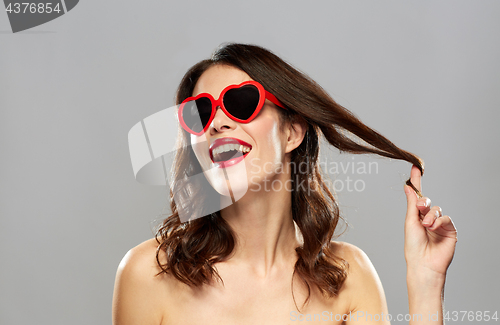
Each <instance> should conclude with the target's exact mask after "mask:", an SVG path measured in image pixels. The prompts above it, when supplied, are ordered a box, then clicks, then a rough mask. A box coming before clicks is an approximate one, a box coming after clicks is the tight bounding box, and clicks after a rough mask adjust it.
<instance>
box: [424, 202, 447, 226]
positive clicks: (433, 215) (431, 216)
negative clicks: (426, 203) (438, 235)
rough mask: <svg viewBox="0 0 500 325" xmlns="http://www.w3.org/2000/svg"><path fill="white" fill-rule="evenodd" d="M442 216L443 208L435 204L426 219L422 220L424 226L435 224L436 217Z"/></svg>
mask: <svg viewBox="0 0 500 325" xmlns="http://www.w3.org/2000/svg"><path fill="white" fill-rule="evenodd" d="M442 216H443V211H442V210H441V208H440V207H438V206H434V207H432V208H431V209H430V210H429V212H428V213H427V214H426V215H425V217H424V219H423V220H422V225H423V226H424V227H431V226H433V224H434V222H435V221H436V219H437V218H439V217H442Z"/></svg>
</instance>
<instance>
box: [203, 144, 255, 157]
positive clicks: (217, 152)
mask: <svg viewBox="0 0 500 325" xmlns="http://www.w3.org/2000/svg"><path fill="white" fill-rule="evenodd" d="M250 150H251V148H250V147H247V146H244V145H242V144H236V143H230V144H224V145H222V146H218V147H217V148H215V149H214V150H213V151H212V155H213V157H214V161H225V160H229V159H231V158H233V156H234V155H235V154H236V153H237V152H233V153H232V154H227V153H229V152H230V151H239V152H242V153H243V154H245V153H247V152H250Z"/></svg>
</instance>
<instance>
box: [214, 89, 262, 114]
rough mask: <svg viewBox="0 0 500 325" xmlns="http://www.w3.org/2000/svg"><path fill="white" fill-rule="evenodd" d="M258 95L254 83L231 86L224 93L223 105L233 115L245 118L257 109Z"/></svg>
mask: <svg viewBox="0 0 500 325" xmlns="http://www.w3.org/2000/svg"><path fill="white" fill-rule="evenodd" d="M259 96H260V95H259V90H258V89H257V87H255V86H254V85H245V86H243V87H240V88H233V89H230V90H228V91H227V92H226V94H225V95H224V98H223V101H224V107H225V108H226V109H227V110H228V112H229V113H231V115H233V116H234V117H236V118H239V119H240V120H247V119H248V118H250V116H252V114H253V113H254V112H255V110H256V109H257V105H258V104H259V98H260V97H259Z"/></svg>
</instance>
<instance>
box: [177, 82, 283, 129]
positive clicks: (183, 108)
mask: <svg viewBox="0 0 500 325" xmlns="http://www.w3.org/2000/svg"><path fill="white" fill-rule="evenodd" d="M266 99H268V100H269V101H271V102H272V103H274V104H275V105H276V106H279V107H281V108H283V109H286V108H285V105H283V103H281V102H280V101H279V100H278V99H277V98H276V97H275V96H274V95H273V94H271V93H270V92H268V91H267V90H265V89H264V87H263V86H262V85H261V84H260V83H258V82H257V81H253V80H251V81H245V82H243V83H241V84H239V85H230V86H228V87H226V88H224V90H222V92H221V93H220V95H219V99H217V100H215V99H214V98H213V97H212V95H210V94H208V93H202V94H199V95H197V96H195V97H188V98H186V99H185V100H183V101H182V103H181V104H180V105H179V110H178V112H177V114H178V116H179V122H180V123H181V126H182V127H183V128H184V130H186V131H188V132H189V133H191V134H194V135H198V136H199V135H202V134H203V133H205V131H206V130H207V129H208V127H209V125H210V123H212V120H213V119H214V117H215V113H216V112H217V107H220V108H221V109H222V110H223V111H224V113H226V115H227V116H228V117H229V118H231V119H232V120H234V121H236V122H239V123H249V122H251V121H252V120H253V119H254V118H255V117H256V116H257V115H258V114H259V112H260V110H261V109H262V107H263V106H264V102H265V100H266Z"/></svg>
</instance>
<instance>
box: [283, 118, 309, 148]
mask: <svg viewBox="0 0 500 325" xmlns="http://www.w3.org/2000/svg"><path fill="white" fill-rule="evenodd" d="M306 131H307V122H306V121H305V120H304V119H303V118H299V119H297V120H295V121H293V122H292V123H290V124H289V125H288V127H287V135H288V137H287V143H286V150H285V152H286V153H289V152H292V151H293V150H294V149H295V148H297V147H298V146H300V144H301V143H302V140H304V136H305V134H306Z"/></svg>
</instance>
